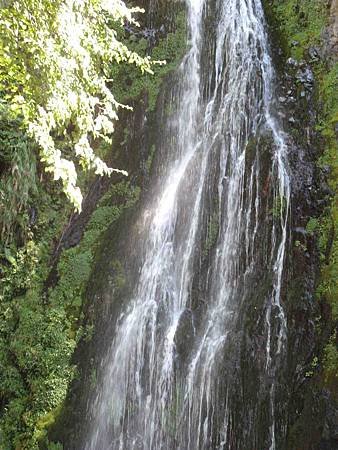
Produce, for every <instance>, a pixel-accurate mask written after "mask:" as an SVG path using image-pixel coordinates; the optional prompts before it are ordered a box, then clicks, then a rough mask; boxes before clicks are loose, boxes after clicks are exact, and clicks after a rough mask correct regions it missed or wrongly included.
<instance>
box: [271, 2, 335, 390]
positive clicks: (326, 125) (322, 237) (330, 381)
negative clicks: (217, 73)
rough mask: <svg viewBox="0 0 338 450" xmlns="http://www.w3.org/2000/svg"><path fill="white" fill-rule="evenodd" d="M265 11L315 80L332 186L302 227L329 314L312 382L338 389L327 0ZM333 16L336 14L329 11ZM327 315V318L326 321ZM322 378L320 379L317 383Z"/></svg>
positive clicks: (324, 163) (323, 167) (324, 161)
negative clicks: (312, 243)
mask: <svg viewBox="0 0 338 450" xmlns="http://www.w3.org/2000/svg"><path fill="white" fill-rule="evenodd" d="M265 3H266V9H267V11H269V12H270V14H271V17H270V19H271V20H272V22H274V28H275V31H277V34H278V39H279V40H280V42H281V43H282V46H283V51H284V54H285V55H286V57H291V58H294V59H295V60H296V61H299V62H302V61H304V60H305V61H306V63H308V64H310V65H311V67H312V70H313V72H314V74H315V79H316V92H315V95H316V106H315V107H316V116H317V117H316V130H317V131H318V132H319V133H320V135H321V140H320V142H319V144H318V145H319V146H320V147H321V152H320V156H319V157H318V159H317V165H318V169H319V171H324V173H326V180H327V183H328V185H329V188H330V190H328V192H327V195H326V199H325V200H327V206H326V207H325V209H324V211H323V212H322V214H321V215H320V216H316V217H311V218H309V221H308V223H307V226H306V231H307V233H309V235H313V236H315V238H316V242H317V248H318V252H319V254H320V261H321V262H320V265H321V268H320V269H321V270H320V276H319V279H318V280H317V290H316V297H317V301H318V302H323V303H326V304H327V305H328V306H329V310H330V313H329V317H322V318H319V323H320V324H321V325H320V329H319V334H320V340H321V345H320V348H318V355H317V356H315V357H314V362H313V364H312V366H313V367H315V369H316V370H315V371H313V370H310V371H309V374H311V375H314V373H315V372H316V374H317V378H316V382H318V383H322V384H324V385H326V386H329V387H331V389H332V392H333V393H334V392H337V385H338V350H337V348H338V347H337V342H338V336H337V332H336V329H337V323H338V285H337V279H338V209H337V205H338V201H337V200H338V197H337V188H338V161H337V155H338V142H337V122H338V63H337V62H336V59H335V58H334V55H330V49H326V48H325V46H328V45H329V43H328V42H325V36H324V30H325V27H327V26H328V25H329V20H330V19H331V20H332V19H333V18H334V17H332V14H331V17H330V5H331V2H327V1H322V0H278V1H277V0H271V1H266V2H265ZM333 14H334V12H333ZM331 56H333V58H332V59H331ZM328 319H329V320H328ZM319 380H320V381H319Z"/></svg>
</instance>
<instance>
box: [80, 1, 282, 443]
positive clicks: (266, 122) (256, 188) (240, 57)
mask: <svg viewBox="0 0 338 450" xmlns="http://www.w3.org/2000/svg"><path fill="white" fill-rule="evenodd" d="M208 3H209V4H210V5H207V4H208ZM206 6H212V7H213V8H214V10H215V17H216V19H215V24H216V28H215V33H213V35H212V36H213V39H214V42H213V45H212V46H210V45H209V47H208V48H212V49H213V50H212V51H209V52H206V51H204V49H205V44H206V33H207V29H206V27H205V26H204V17H205V14H206ZM187 11H188V12H187V17H188V24H189V30H190V36H189V50H188V53H187V55H186V56H185V58H184V60H183V62H182V64H181V67H180V68H179V80H180V81H179V86H177V87H176V88H175V90H174V91H173V94H174V96H176V101H177V103H178V110H177V115H176V122H175V123H176V128H177V129H176V134H177V136H178V141H177V146H176V147H169V148H168V149H167V154H168V155H171V163H170V164H169V166H168V167H167V168H166V173H165V174H164V176H163V182H162V184H161V186H162V187H161V189H160V191H159V192H157V194H156V196H155V197H154V198H153V199H152V207H151V208H150V214H151V220H150V221H149V224H148V225H147V227H148V228H147V230H146V233H145V235H146V236H147V237H146V242H145V243H144V245H143V247H142V248H143V254H142V255H141V260H142V265H141V268H140V273H139V277H138V280H137V282H136V285H135V288H134V294H133V296H132V298H130V300H129V301H128V302H127V305H126V307H125V309H124V310H123V311H122V312H121V315H120V317H119V318H118V320H117V322H116V323H112V327H113V328H114V338H113V341H112V343H111V346H110V348H109V351H108V353H107V355H106V358H105V360H104V361H103V364H102V367H103V369H102V370H103V378H102V384H100V386H99V389H98V392H97V395H96V397H95V401H94V402H93V403H92V404H90V405H89V412H88V414H89V415H90V417H91V418H92V419H91V427H90V429H89V431H88V434H87V436H86V446H85V448H86V450H102V449H107V450H108V449H112V450H117V449H120V450H133V449H143V450H173V449H177V450H199V449H213V448H219V449H230V448H235V447H233V446H232V445H233V442H234V441H233V439H234V438H233V437H232V438H231V437H230V434H231V433H230V431H231V426H232V425H231V417H232V409H233V408H234V407H235V406H234V405H233V404H232V401H231V396H230V395H229V388H230V386H229V383H230V381H229V380H230V379H229V380H228V378H227V371H226V370H225V369H224V367H223V366H222V364H223V362H224V358H226V357H227V356H226V355H228V357H231V352H230V350H229V348H230V347H231V345H232V342H233V340H234V336H235V335H234V330H235V324H238V323H239V321H238V319H239V318H240V311H241V308H242V305H243V304H245V301H246V299H247V298H248V293H249V290H250V289H251V288H252V287H250V283H249V280H250V277H251V276H252V274H254V273H255V271H256V269H257V266H258V264H259V262H258V260H259V258H263V259H264V263H265V264H266V267H267V272H269V273H271V280H272V281H271V283H270V284H271V286H270V289H269V295H268V296H267V299H266V301H265V302H264V304H263V305H262V308H263V311H262V314H263V316H264V314H265V322H266V327H265V328H266V336H265V346H266V349H265V353H266V361H265V367H264V370H265V371H266V373H267V374H268V375H269V377H270V378H271V379H272V382H271V384H270V419H269V425H268V428H269V430H268V434H269V446H270V450H275V449H276V426H275V382H274V377H275V374H276V369H277V363H276V358H275V357H276V354H282V353H283V352H284V351H285V341H286V317H285V314H284V310H283V307H282V303H281V286H282V275H283V265H284V257H285V247H286V241H287V231H288V230H287V224H288V211H289V199H290V186H289V177H288V167H287V160H286V156H287V155H286V150H287V148H286V141H285V137H284V135H283V132H282V131H281V129H280V127H279V125H278V122H277V121H276V119H275V117H274V115H273V113H272V109H273V105H274V95H273V91H274V73H273V68H272V67H273V65H272V61H271V58H270V53H269V48H268V43H267V35H266V32H265V20H264V13H263V9H262V5H261V1H260V0H210V1H208V0H187ZM206 64H208V67H211V70H210V73H209V76H208V77H206V76H205V73H204V72H203V68H204V67H205V65H206ZM205 87H208V89H205ZM205 92H209V94H208V95H206V94H205ZM202 93H203V94H202ZM163 128H164V132H165V128H166V125H165V124H164V125H163ZM262 134H264V135H265V136H268V138H269V139H270V147H271V155H270V156H269V158H270V162H269V168H268V170H266V168H264V167H265V165H266V162H264V160H263V156H262V155H261V154H260V153H259V146H256V147H257V148H256V149H254V150H253V151H252V155H249V156H248V153H249V150H248V149H249V147H250V142H251V143H252V142H258V139H259V136H261V135H262ZM255 140H256V141H255ZM169 159H170V158H169ZM262 178H264V180H263V181H262ZM268 192H270V194H268ZM269 195H270V196H271V197H272V198H273V202H272V204H273V208H274V210H275V211H274V214H273V219H272V220H270V222H269V224H267V221H266V218H267V216H268V215H269V214H270V213H269V211H268V209H269V202H268V200H267V198H266V197H268V196H269ZM210 197H212V198H214V200H215V201H214V203H215V206H214V208H213V209H214V211H213V216H212V217H213V221H214V228H215V229H216V230H217V231H216V233H214V234H215V236H214V240H215V242H214V243H213V250H212V252H210V254H209V256H208V258H209V262H208V270H207V272H208V276H207V281H206V283H205V285H204V296H205V300H204V302H203V305H202V306H201V304H198V302H196V299H194V296H193V294H192V287H193V283H194V275H195V272H194V271H195V268H196V261H197V260H198V259H199V260H201V258H202V256H201V255H202V254H203V250H202V249H201V239H202V237H201V236H202V235H203V233H202V230H203V226H204V225H203V224H204V222H205V211H206V209H207V203H206V199H207V198H210ZM182 214H184V217H183V219H182V217H181V215H182ZM270 215H271V214H270ZM209 223H210V221H209ZM262 242H264V246H265V247H264V246H263V245H262ZM263 247H264V248H265V249H268V255H263V256H262V248H263ZM201 311H202V312H201ZM276 311H277V313H276ZM272 316H274V317H277V319H274V320H272V319H273V317H272ZM187 317H188V319H186V318H187ZM185 320H188V322H189V323H190V325H191V327H190V328H191V330H192V331H191V333H190V334H192V338H191V336H190V338H189V339H190V341H189V344H186V347H187V348H186V349H185V356H184V357H183V356H182V355H181V354H180V353H179V351H178V344H179V339H180V338H179V336H178V335H179V331H180V329H181V327H182V323H184V321H185ZM275 339H277V341H278V344H277V346H276V345H274V340H275ZM222 393H223V394H222ZM231 439H232V441H231ZM231 442H232V443H231ZM236 448H237V447H236Z"/></svg>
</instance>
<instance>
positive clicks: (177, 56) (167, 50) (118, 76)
mask: <svg viewBox="0 0 338 450" xmlns="http://www.w3.org/2000/svg"><path fill="white" fill-rule="evenodd" d="M175 23H176V31H175V32H173V33H169V34H168V35H167V36H166V37H164V38H161V39H160V40H159V42H158V43H157V45H156V46H155V47H154V48H153V49H152V51H151V55H152V58H153V59H154V60H165V61H166V64H165V65H162V66H161V67H158V69H157V71H156V77H154V76H151V75H150V74H149V73H143V74H140V73H138V72H136V71H134V70H132V68H131V67H123V68H122V67H121V68H120V67H118V66H116V65H115V66H112V68H111V78H112V79H113V80H114V84H113V86H114V92H115V95H116V98H117V99H118V101H119V102H122V103H124V102H128V101H130V100H131V99H137V98H139V97H140V95H141V94H143V93H147V95H148V110H149V111H154V109H155V106H156V100H157V97H158V94H159V90H160V86H161V83H162V81H163V78H164V77H165V76H166V75H168V74H169V73H170V72H172V71H173V70H174V69H175V68H176V67H177V65H178V64H179V62H180V60H181V59H182V58H183V56H184V53H185V50H186V46H187V43H186V42H187V28H186V16H185V12H184V11H182V12H180V13H179V14H178V15H177V18H176V21H175ZM124 39H126V38H124ZM125 42H126V44H127V45H128V47H129V48H132V49H133V50H134V51H135V52H136V53H138V54H140V55H146V54H147V52H148V41H147V40H146V39H140V40H136V41H135V39H134V38H133V36H131V37H130V38H129V39H128V40H125ZM126 87H127V89H126Z"/></svg>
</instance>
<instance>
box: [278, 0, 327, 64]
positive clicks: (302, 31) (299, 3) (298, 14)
mask: <svg viewBox="0 0 338 450" xmlns="http://www.w3.org/2000/svg"><path fill="white" fill-rule="evenodd" d="M272 3H273V8H274V10H275V16H276V17H278V22H279V30H280V33H281V34H282V35H283V36H284V37H285V38H286V50H287V52H288V53H289V54H290V56H292V57H293V58H296V59H301V58H303V57H304V51H305V50H306V49H307V48H308V47H309V46H310V45H317V44H319V43H320V38H321V32H322V30H323V27H324V25H325V23H326V20H327V19H326V5H325V2H323V1H322V0H272Z"/></svg>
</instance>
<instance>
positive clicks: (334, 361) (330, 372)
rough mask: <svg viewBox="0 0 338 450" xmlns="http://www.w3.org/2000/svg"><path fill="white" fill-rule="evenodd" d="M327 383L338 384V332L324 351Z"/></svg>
mask: <svg viewBox="0 0 338 450" xmlns="http://www.w3.org/2000/svg"><path fill="white" fill-rule="evenodd" d="M324 367H325V381H326V382H335V383H336V384H337V382H338V348H337V332H335V333H334V334H333V335H332V336H331V338H330V341H329V343H328V344H327V345H326V347H325V350H324Z"/></svg>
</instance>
